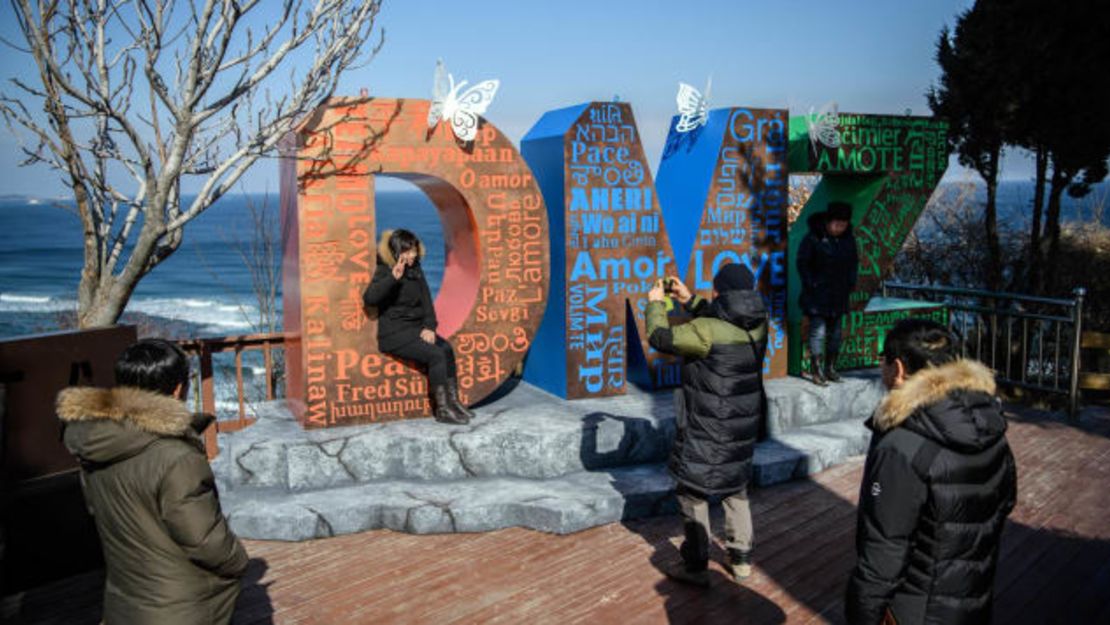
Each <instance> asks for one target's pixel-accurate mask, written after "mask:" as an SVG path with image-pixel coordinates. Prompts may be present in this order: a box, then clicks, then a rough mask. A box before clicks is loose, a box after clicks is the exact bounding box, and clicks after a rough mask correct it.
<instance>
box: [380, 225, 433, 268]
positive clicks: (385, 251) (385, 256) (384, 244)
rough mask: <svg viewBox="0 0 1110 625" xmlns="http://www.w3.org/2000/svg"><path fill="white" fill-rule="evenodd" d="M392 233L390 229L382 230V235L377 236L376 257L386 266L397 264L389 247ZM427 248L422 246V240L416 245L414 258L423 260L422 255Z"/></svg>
mask: <svg viewBox="0 0 1110 625" xmlns="http://www.w3.org/2000/svg"><path fill="white" fill-rule="evenodd" d="M392 235H393V231H392V230H383V231H382V236H380V237H378V258H380V259H381V261H382V262H383V263H385V265H386V266H387V267H393V265H396V264H397V259H396V258H394V257H393V251H392V250H390V249H389V237H390V236H392ZM426 252H427V249H425V248H424V242H423V241H420V243H419V244H418V245H417V246H416V259H417V261H418V262H419V261H421V260H424V255H425V253H426Z"/></svg>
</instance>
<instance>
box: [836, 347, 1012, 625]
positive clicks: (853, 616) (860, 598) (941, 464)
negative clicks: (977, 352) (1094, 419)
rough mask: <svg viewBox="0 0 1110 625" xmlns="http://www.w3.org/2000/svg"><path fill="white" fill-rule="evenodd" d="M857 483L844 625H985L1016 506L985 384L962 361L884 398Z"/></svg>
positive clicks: (980, 370) (984, 377)
mask: <svg viewBox="0 0 1110 625" xmlns="http://www.w3.org/2000/svg"><path fill="white" fill-rule="evenodd" d="M868 425H869V426H870V427H871V428H872V430H873V431H874V433H873V435H872V439H871V449H870V451H869V452H868V455H867V463H866V465H865V467H864V475H863V481H862V483H861V485H860V503H859V513H858V514H859V516H858V522H857V529H856V553H857V558H858V559H857V562H856V567H855V569H854V571H853V573H852V577H851V579H850V581H849V584H848V595H847V601H846V610H847V615H848V621H849V622H850V623H853V624H864V623H866V624H869V625H873V624H878V623H879V622H881V621H882V618H883V615H884V613H885V611H886V610H888V609H889V610H890V612H891V614H892V615H893V616H894V619H895V622H897V623H898V624H899V625H915V624H918V623H946V624H949V623H950V624H953V625H960V624H963V623H989V622H990V620H991V601H992V595H993V592H992V591H993V586H994V571H995V565H996V563H997V560H998V544H999V538H1000V537H1001V535H1002V527H1003V524H1004V522H1005V520H1006V516H1007V515H1009V513H1010V511H1011V510H1012V509H1013V507H1014V503H1015V501H1016V498H1017V475H1016V472H1015V466H1014V458H1013V454H1012V453H1011V452H1010V448H1009V445H1008V444H1007V442H1006V419H1005V417H1004V416H1003V415H1002V410H1001V406H1000V403H999V401H998V399H997V398H996V397H995V383H994V375H993V374H992V373H991V371H990V370H989V369H987V368H986V367H985V366H983V365H982V364H979V363H977V362H973V361H967V360H959V361H956V362H953V363H949V364H947V365H943V366H940V367H935V368H927V369H922V370H920V371H918V372H916V373H915V374H914V375H912V376H910V377H909V379H907V380H906V381H905V383H903V384H902V386H900V387H898V388H897V389H895V390H894V391H892V392H891V393H890V394H889V395H888V396H887V397H886V398H885V399H884V400H883V402H882V403H881V404H880V405H879V408H878V410H877V411H876V414H875V417H874V418H873V419H872V420H871V421H869V423H868Z"/></svg>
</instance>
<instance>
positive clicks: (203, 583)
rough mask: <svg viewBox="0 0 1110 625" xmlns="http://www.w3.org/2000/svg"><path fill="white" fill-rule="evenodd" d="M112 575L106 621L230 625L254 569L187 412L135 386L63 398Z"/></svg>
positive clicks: (67, 437) (69, 439)
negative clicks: (245, 577) (242, 579)
mask: <svg viewBox="0 0 1110 625" xmlns="http://www.w3.org/2000/svg"><path fill="white" fill-rule="evenodd" d="M57 410H58V417H59V418H60V419H61V420H62V422H63V424H64V428H65V433H64V436H63V438H64V441H65V445H66V447H67V448H68V449H69V451H70V453H72V454H73V455H75V456H77V459H78V461H79V462H80V464H81V467H82V484H83V486H84V492H85V501H86V503H87V504H88V507H89V510H90V512H92V514H93V517H94V518H95V520H96V526H97V530H98V532H99V534H100V542H101V546H102V548H103V550H104V560H105V562H106V564H107V576H106V580H105V588H104V622H105V623H152V624H153V623H157V624H159V625H166V624H177V623H198V624H199V623H227V622H230V621H231V614H232V611H233V610H234V608H235V600H236V598H237V597H238V595H239V580H238V577H239V576H240V575H242V573H243V571H244V569H245V568H246V565H247V554H246V551H245V550H244V549H243V545H242V544H241V543H240V542H239V539H238V538H236V536H235V534H234V533H232V531H231V529H230V528H228V526H227V522H226V520H225V519H224V516H223V514H222V512H221V511H220V503H219V498H218V495H217V493H216V487H215V480H214V478H213V476H212V470H211V469H210V468H209V466H208V459H207V457H206V456H205V453H204V444H203V443H202V442H201V440H200V437H199V436H198V435H197V433H196V431H195V430H194V427H197V426H201V425H203V424H202V423H200V422H195V420H194V417H193V415H192V414H191V413H190V412H189V411H188V409H187V408H186V407H185V404H183V403H182V402H180V401H178V400H177V399H174V398H173V397H169V396H166V395H160V394H158V393H153V392H150V391H145V390H141V389H137V388H128V387H117V388H112V389H101V388H83V387H74V388H69V389H65V390H63V391H62V392H61V393H60V394H59V395H58V403H57Z"/></svg>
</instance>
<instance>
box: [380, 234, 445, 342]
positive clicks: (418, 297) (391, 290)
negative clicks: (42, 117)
mask: <svg viewBox="0 0 1110 625" xmlns="http://www.w3.org/2000/svg"><path fill="white" fill-rule="evenodd" d="M392 234H393V231H392V230H386V231H384V232H382V236H381V239H380V240H379V241H378V266H377V267H376V268H375V269H374V277H373V279H372V280H371V281H370V285H369V286H367V287H366V290H365V291H364V292H363V294H362V302H363V304H364V305H366V307H367V308H376V309H377V312H378V350H379V351H382V352H386V353H389V352H392V351H395V350H396V349H398V348H400V347H401V346H403V345H406V344H408V343H411V342H413V341H417V340H419V339H420V331H421V330H431V331H433V332H434V331H435V330H436V327H437V326H438V323H437V321H436V309H435V302H434V301H433V300H432V292H431V290H430V289H429V288H428V281H427V280H426V279H425V277H424V270H423V269H422V268H421V267H420V261H419V259H422V258H424V244H423V243H421V244H420V247H419V249H418V250H417V259H418V260H417V262H416V263H415V264H414V265H412V266H410V267H407V268H406V269H405V273H404V274H402V275H401V279H400V280H398V279H396V278H394V277H393V266H394V265H396V264H397V259H396V258H394V257H393V252H391V251H390V249H389V237H390V235H392Z"/></svg>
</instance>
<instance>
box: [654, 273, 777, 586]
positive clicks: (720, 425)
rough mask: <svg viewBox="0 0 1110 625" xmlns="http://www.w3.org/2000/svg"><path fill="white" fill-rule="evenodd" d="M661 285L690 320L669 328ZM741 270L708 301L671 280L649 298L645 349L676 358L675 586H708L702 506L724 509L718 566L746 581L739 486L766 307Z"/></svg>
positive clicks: (758, 389) (744, 499) (756, 423)
mask: <svg viewBox="0 0 1110 625" xmlns="http://www.w3.org/2000/svg"><path fill="white" fill-rule="evenodd" d="M664 284H666V285H667V286H669V289H667V290H669V291H670V292H671V293H673V294H674V296H675V299H677V300H678V301H679V302H680V303H682V304H683V305H684V306H685V307H686V310H687V312H688V313H690V314H691V315H692V316H693V317H694V319H693V320H691V321H689V322H688V323H683V324H681V325H676V326H673V327H672V326H671V325H670V324H669V322H668V320H667V313H666V309H665V304H664V299H663V298H664V296H663V293H664ZM754 288H755V279H754V276H752V272H751V270H750V269H748V268H747V267H745V266H743V265H737V264H729V265H725V266H724V267H722V268H721V269H720V270H719V271H718V272H717V275H716V276H714V277H713V291H714V293H713V301H712V302H707V301H706V300H704V299H702V298H700V297H693V296H692V295H691V293H690V290H689V289H688V288H686V286H685V285H683V284H682V282H681V281H680V280H679V279H678V278H675V277H671V278H667V282H666V283H664V282H663V281H660V284H658V285H656V287H655V288H654V289H652V291H651V292H650V293H649V294H648V300H649V303H648V306H647V308H646V309H645V311H644V314H645V316H646V317H647V332H648V337H649V338H648V342H649V343H650V344H651V346H652V347H654V348H655V349H657V350H659V351H661V352H664V353H668V354H678V355H681V356H684V357H685V359H686V360H685V363H684V364H683V366H682V389H681V390H680V391H678V392H676V394H675V406H676V411H677V415H676V422H677V431H676V433H675V440H674V445H673V447H672V448H671V457H670V460H669V462H668V468H669V469H670V472H671V475H673V476H674V478H675V481H676V482H678V486H677V489H676V495H677V497H678V503H679V507H680V508H681V509H682V516H683V521H684V527H685V532H686V541H685V542H684V543H683V545H682V549H681V553H682V559H683V561H684V564H685V566H684V568H683V569H682V570H674V571H666V572H667V574H668V575H671V576H672V577H674V578H675V579H678V580H680V581H684V582H690V583H694V584H697V585H700V586H707V585H708V584H709V575H708V570H707V568H708V565H709V536H710V527H709V503H708V500H709V499H710V498H720V499H721V501H722V506H723V507H724V509H725V539H726V540H725V542H726V547H727V549H728V554H729V560H728V562H727V563H726V566H727V568H728V570H729V572H730V573H731V574H732V576H733V578H734V579H736V581H741V580H743V579H744V578H746V577H748V576H749V575H751V549H752V538H753V536H752V513H751V507H750V506H749V503H748V482H749V481H750V479H751V474H752V451H753V449H754V447H755V441H756V438H757V437H758V434H759V427H760V422H761V420H762V419H763V417H764V413H765V410H766V408H765V406H766V397H765V395H764V391H763V375H762V374H763V355H764V352H765V349H766V345H767V308H766V306H765V304H764V303H763V296H762V295H761V294H760V293H759V291H756V290H754Z"/></svg>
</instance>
